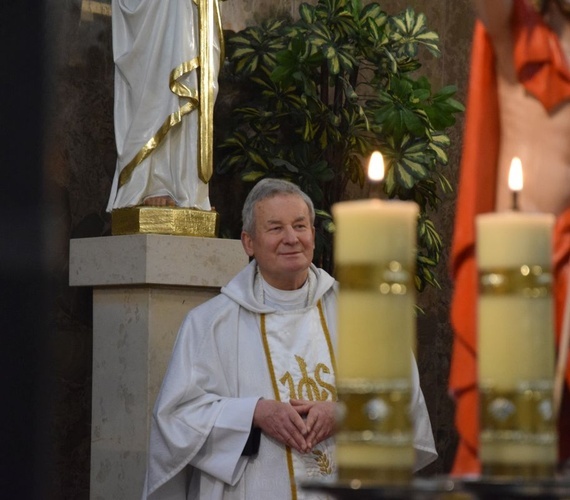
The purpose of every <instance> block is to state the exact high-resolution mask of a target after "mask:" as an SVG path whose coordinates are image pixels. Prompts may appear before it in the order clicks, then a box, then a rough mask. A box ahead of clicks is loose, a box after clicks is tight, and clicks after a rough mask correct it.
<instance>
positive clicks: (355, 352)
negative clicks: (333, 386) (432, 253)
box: [333, 199, 418, 379]
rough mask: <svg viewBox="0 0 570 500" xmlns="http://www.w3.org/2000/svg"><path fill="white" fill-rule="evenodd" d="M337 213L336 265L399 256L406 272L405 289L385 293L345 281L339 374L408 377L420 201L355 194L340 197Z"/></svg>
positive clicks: (377, 263)
mask: <svg viewBox="0 0 570 500" xmlns="http://www.w3.org/2000/svg"><path fill="white" fill-rule="evenodd" d="M333 216H334V220H335V226H336V232H335V262H336V265H337V267H338V268H345V269H347V268H348V269H350V267H351V266H359V265H364V266H370V268H371V269H372V268H374V267H380V268H383V269H384V268H386V267H387V266H389V265H390V263H391V262H392V263H394V262H395V263H398V264H400V265H401V266H402V269H403V271H404V273H407V277H408V280H407V283H406V287H407V288H406V293H401V294H392V293H385V294H382V293H380V292H379V290H378V289H377V288H376V289H352V288H350V289H348V288H344V287H343V283H342V281H341V287H340V293H339V324H338V331H339V349H338V352H339V354H338V375H339V378H358V377H364V378H369V379H374V378H380V379H382V378H386V377H390V378H396V377H402V378H405V379H408V378H409V376H410V359H411V349H412V343H413V340H414V338H415V323H416V320H415V311H414V304H415V289H414V272H415V258H416V227H417V216H418V206H417V205H416V204H415V203H410V202H398V201H394V202H385V201H381V200H377V199H372V200H357V201H350V202H342V203H337V204H336V205H334V206H333ZM348 272H350V271H348ZM378 285H379V284H378Z"/></svg>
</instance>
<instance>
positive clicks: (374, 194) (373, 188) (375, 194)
mask: <svg viewBox="0 0 570 500" xmlns="http://www.w3.org/2000/svg"><path fill="white" fill-rule="evenodd" d="M381 184H382V183H381V182H373V181H370V191H369V192H368V198H370V199H374V198H375V199H378V200H379V199H381V198H382V197H381V196H380V190H381V187H380V186H381Z"/></svg>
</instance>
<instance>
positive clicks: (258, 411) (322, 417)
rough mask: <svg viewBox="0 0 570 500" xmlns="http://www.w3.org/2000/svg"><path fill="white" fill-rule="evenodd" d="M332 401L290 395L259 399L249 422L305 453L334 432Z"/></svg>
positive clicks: (333, 405)
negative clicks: (312, 399)
mask: <svg viewBox="0 0 570 500" xmlns="http://www.w3.org/2000/svg"><path fill="white" fill-rule="evenodd" d="M335 404H336V403H334V402H333V401H306V400H301V399H290V400H289V402H288V403H282V402H280V401H275V400H271V399H260V400H259V401H258V402H257V406H256V407H255V411H254V414H253V425H254V426H255V427H259V428H260V429H261V430H262V432H264V433H265V434H267V435H268V436H271V437H272V438H274V439H276V440H277V441H279V442H280V443H283V444H284V445H285V446H290V447H291V448H294V449H295V450H297V451H298V452H300V453H307V452H309V451H311V450H312V449H313V448H314V447H315V446H316V445H317V444H319V443H320V442H321V441H324V440H325V439H327V438H328V437H330V436H332V435H333V434H334V431H335Z"/></svg>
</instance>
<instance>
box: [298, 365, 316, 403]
mask: <svg viewBox="0 0 570 500" xmlns="http://www.w3.org/2000/svg"><path fill="white" fill-rule="evenodd" d="M295 359H296V360H297V364H298V365H299V368H300V369H301V374H302V377H301V380H299V384H298V385H297V394H298V395H299V398H301V399H307V400H308V401H315V399H317V398H316V395H318V393H319V388H318V387H317V383H316V382H315V381H314V380H313V379H312V378H311V377H309V372H308V370H307V363H306V361H305V360H304V359H303V358H302V357H301V356H295ZM305 394H306V397H303V396H305Z"/></svg>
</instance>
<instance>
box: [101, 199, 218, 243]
mask: <svg viewBox="0 0 570 500" xmlns="http://www.w3.org/2000/svg"><path fill="white" fill-rule="evenodd" d="M218 226H219V217H218V213H217V212H216V211H214V210H211V211H205V210H197V209H195V208H181V207H147V206H140V207H127V208H117V209H115V210H113V212H112V214H111V233H112V234H113V235H114V236H118V235H125V234H171V235H176V236H201V237H205V238H215V237H216V236H217V234H218Z"/></svg>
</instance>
